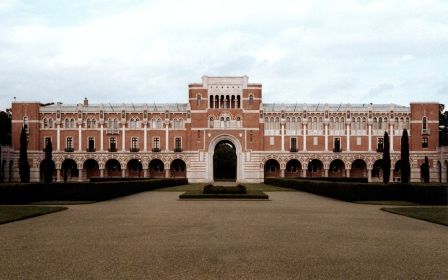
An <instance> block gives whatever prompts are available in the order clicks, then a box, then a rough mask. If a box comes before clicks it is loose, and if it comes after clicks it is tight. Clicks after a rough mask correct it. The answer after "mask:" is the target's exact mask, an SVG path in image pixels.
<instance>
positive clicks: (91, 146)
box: [87, 137, 95, 152]
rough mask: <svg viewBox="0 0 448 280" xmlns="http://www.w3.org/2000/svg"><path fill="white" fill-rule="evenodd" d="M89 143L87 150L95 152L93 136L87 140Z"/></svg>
mask: <svg viewBox="0 0 448 280" xmlns="http://www.w3.org/2000/svg"><path fill="white" fill-rule="evenodd" d="M87 143H88V145H89V146H88V147H87V151H88V152H95V138H93V137H89V138H88V140H87Z"/></svg>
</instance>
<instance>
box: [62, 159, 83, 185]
mask: <svg viewBox="0 0 448 280" xmlns="http://www.w3.org/2000/svg"><path fill="white" fill-rule="evenodd" d="M61 170H62V178H63V180H64V182H67V181H68V180H74V179H75V178H78V176H79V172H78V164H77V163H76V161H75V160H74V159H71V158H67V159H65V160H64V161H63V162H62V165H61Z"/></svg>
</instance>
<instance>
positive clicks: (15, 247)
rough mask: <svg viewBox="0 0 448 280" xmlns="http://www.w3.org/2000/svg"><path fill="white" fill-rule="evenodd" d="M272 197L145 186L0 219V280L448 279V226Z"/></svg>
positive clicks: (302, 197)
mask: <svg viewBox="0 0 448 280" xmlns="http://www.w3.org/2000/svg"><path fill="white" fill-rule="evenodd" d="M268 194H269V195H270V197H271V198H272V200H271V201H178V200H177V197H178V195H179V193H176V192H160V191H158V192H146V193H141V194H137V195H132V196H128V197H124V198H120V199H116V200H111V201H106V202H101V203H95V204H85V205H70V206H68V207H69V209H68V210H66V211H62V212H58V213H54V214H50V215H45V216H40V217H37V218H33V219H28V220H23V221H19V222H14V223H9V224H4V225H0V279H310V278H319V279H391V278H394V279H448V262H447V261H448V227H445V226H442V225H437V224H432V223H429V222H425V221H420V220H415V219H411V218H408V217H404V216H399V215H394V214H391V213H386V212H383V211H380V210H379V208H380V206H374V205H359V204H352V203H347V202H341V201H337V200H332V199H328V198H324V197H319V196H315V195H312V194H307V193H302V192H271V193H268Z"/></svg>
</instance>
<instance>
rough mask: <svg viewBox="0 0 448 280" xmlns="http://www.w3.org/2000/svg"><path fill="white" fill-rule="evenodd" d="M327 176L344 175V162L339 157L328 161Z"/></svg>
mask: <svg viewBox="0 0 448 280" xmlns="http://www.w3.org/2000/svg"><path fill="white" fill-rule="evenodd" d="M328 177H345V164H344V162H343V161H342V160H340V159H335V160H333V161H332V162H331V163H330V169H329V170H328Z"/></svg>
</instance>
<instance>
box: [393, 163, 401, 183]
mask: <svg viewBox="0 0 448 280" xmlns="http://www.w3.org/2000/svg"><path fill="white" fill-rule="evenodd" d="M393 175H394V176H393V177H392V181H393V182H400V181H401V159H399V160H397V162H396V163H395V167H394V172H393Z"/></svg>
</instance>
